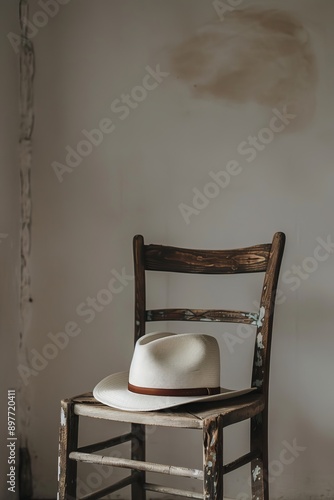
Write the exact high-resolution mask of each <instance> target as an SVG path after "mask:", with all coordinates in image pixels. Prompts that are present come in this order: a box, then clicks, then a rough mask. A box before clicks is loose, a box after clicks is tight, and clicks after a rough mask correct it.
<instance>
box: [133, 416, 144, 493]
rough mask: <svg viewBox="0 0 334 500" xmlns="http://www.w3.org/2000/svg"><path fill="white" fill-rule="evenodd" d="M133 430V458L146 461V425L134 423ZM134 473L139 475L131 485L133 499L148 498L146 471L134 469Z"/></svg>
mask: <svg viewBox="0 0 334 500" xmlns="http://www.w3.org/2000/svg"><path fill="white" fill-rule="evenodd" d="M131 432H132V434H133V438H132V440H131V459H132V460H142V461H143V462H144V461H145V455H146V453H145V448H146V446H145V445H146V442H145V426H144V425H140V424H132V426H131ZM132 473H133V474H136V475H137V476H138V480H137V481H136V482H135V483H133V484H132V485H131V498H132V500H146V490H145V488H144V484H145V472H144V471H137V472H136V471H133V472H132Z"/></svg>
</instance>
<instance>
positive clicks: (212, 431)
mask: <svg viewBox="0 0 334 500" xmlns="http://www.w3.org/2000/svg"><path fill="white" fill-rule="evenodd" d="M203 456H204V460H203V472H204V482H203V493H204V496H203V498H204V499H207V500H222V498H223V491H224V486H223V418H222V417H221V416H220V415H219V416H218V417H211V418H208V419H206V420H205V421H204V427H203Z"/></svg>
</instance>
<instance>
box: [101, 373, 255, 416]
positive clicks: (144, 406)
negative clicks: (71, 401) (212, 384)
mask: <svg viewBox="0 0 334 500" xmlns="http://www.w3.org/2000/svg"><path fill="white" fill-rule="evenodd" d="M128 380H129V372H120V373H114V374H113V375H109V376H108V377H106V378H104V379H103V380H101V382H99V383H98V384H97V385H96V387H95V388H94V390H93V396H94V398H95V399H97V401H100V402H101V403H103V404H105V405H107V406H111V407H113V408H117V409H119V410H125V411H156V410H164V409H167V408H173V407H175V406H180V405H184V404H188V403H195V402H213V401H220V400H223V399H229V398H234V397H236V396H241V395H242V394H247V393H248V392H251V391H254V390H255V387H249V388H248V389H241V390H231V389H224V388H222V387H221V388H220V394H215V395H213V396H173V397H172V396H147V395H145V394H136V393H134V392H131V391H129V390H128Z"/></svg>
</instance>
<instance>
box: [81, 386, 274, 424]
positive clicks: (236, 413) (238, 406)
mask: <svg viewBox="0 0 334 500" xmlns="http://www.w3.org/2000/svg"><path fill="white" fill-rule="evenodd" d="M72 402H73V403H74V413H75V414H76V415H80V416H86V417H91V418H100V419H104V420H111V421H117V422H128V423H134V424H144V425H158V426H162V427H181V428H187V429H202V428H203V425H204V421H205V419H207V418H211V417H214V416H217V415H221V416H223V417H224V418H223V424H224V427H226V426H227V425H230V424H233V423H236V422H240V421H242V420H245V419H248V418H251V417H253V416H255V415H257V414H258V413H260V412H261V411H262V410H263V409H264V406H265V399H264V396H263V395H262V394H257V393H252V394H246V395H243V396H238V397H236V398H233V399H232V398H231V399H228V400H224V401H223V402H222V401H220V402H215V403H209V404H208V403H195V404H194V403H192V404H189V405H183V406H182V407H178V408H175V409H169V410H159V411H150V412H131V411H123V410H117V409H116V408H111V407H110V406H107V405H104V404H102V403H100V402H99V401H97V400H96V399H95V398H94V397H93V395H92V393H91V392H88V393H85V394H81V395H79V396H76V397H74V398H72Z"/></svg>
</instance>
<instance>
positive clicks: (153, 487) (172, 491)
mask: <svg viewBox="0 0 334 500" xmlns="http://www.w3.org/2000/svg"><path fill="white" fill-rule="evenodd" d="M144 489H145V490H146V491H154V492H156V493H167V494H168V495H175V496H179V497H185V498H197V499H202V500H203V498H204V497H203V494H201V493H195V492H194V491H186V490H179V489H176V488H169V487H168V486H161V485H160V484H153V483H145V484H144Z"/></svg>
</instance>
